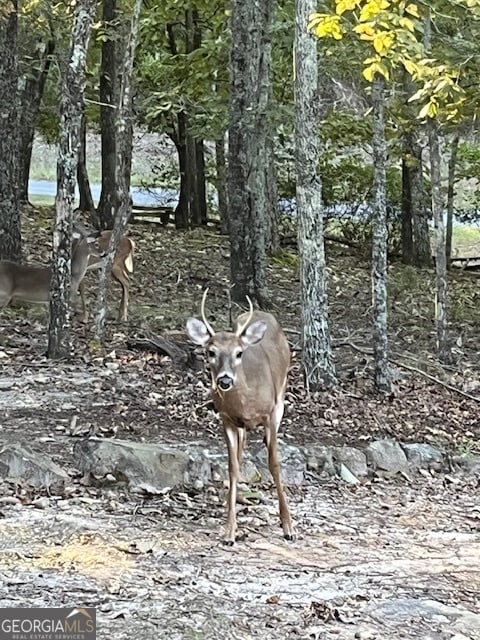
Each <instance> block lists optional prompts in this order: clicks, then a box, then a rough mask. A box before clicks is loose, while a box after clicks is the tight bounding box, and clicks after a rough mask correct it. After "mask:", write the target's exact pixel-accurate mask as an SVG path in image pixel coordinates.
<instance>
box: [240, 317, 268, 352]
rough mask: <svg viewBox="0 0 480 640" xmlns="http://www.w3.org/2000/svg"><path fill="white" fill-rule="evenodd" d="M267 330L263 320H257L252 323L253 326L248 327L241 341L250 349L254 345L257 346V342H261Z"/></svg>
mask: <svg viewBox="0 0 480 640" xmlns="http://www.w3.org/2000/svg"><path fill="white" fill-rule="evenodd" d="M266 330H267V325H266V323H265V322H262V321H261V320H257V321H256V322H252V324H249V325H248V327H247V328H246V329H245V330H244V332H243V333H242V335H241V336H240V340H241V341H242V343H243V344H244V345H245V346H247V347H250V346H252V345H253V344H257V342H260V340H261V339H262V338H263V336H264V335H265V331H266Z"/></svg>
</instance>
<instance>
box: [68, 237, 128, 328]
mask: <svg viewBox="0 0 480 640" xmlns="http://www.w3.org/2000/svg"><path fill="white" fill-rule="evenodd" d="M111 237H112V230H111V229H107V230H106V231H101V232H100V235H99V237H98V244H99V247H100V249H101V250H102V251H103V255H104V254H105V253H106V252H107V251H108V247H109V245H110V238H111ZM134 249H135V243H134V241H133V240H132V239H131V238H128V237H127V236H122V237H121V238H120V243H119V245H118V248H117V251H116V253H115V257H114V259H113V265H112V277H113V278H114V279H115V280H116V281H117V282H118V283H119V284H120V286H121V287H122V299H121V301H120V307H119V310H118V320H119V321H121V322H126V321H127V319H128V302H129V291H130V277H131V275H132V273H133V252H134ZM103 262H104V258H103V257H102V256H96V255H93V254H91V255H90V259H89V261H88V267H87V269H88V271H90V270H93V269H100V268H101V267H102V265H103ZM79 293H80V298H81V301H82V309H83V318H84V321H85V322H86V321H87V319H88V308H87V303H86V298H85V283H84V282H81V283H80V288H79Z"/></svg>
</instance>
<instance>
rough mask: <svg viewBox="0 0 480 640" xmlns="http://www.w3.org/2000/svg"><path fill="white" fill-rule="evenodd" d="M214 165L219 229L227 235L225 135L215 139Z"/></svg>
mask: <svg viewBox="0 0 480 640" xmlns="http://www.w3.org/2000/svg"><path fill="white" fill-rule="evenodd" d="M215 167H216V170H217V179H216V185H215V186H216V187H217V197H218V215H219V216H220V229H221V232H222V233H223V235H228V229H229V226H228V196H227V160H226V157H225V137H222V139H221V140H215Z"/></svg>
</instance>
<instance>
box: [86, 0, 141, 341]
mask: <svg viewBox="0 0 480 640" xmlns="http://www.w3.org/2000/svg"><path fill="white" fill-rule="evenodd" d="M141 9H142V0H135V5H134V7H133V12H132V16H131V20H130V32H129V36H128V43H127V47H126V53H125V64H124V67H123V73H122V80H121V91H120V102H119V106H118V116H117V121H116V126H115V135H116V139H117V156H116V170H115V173H116V183H117V192H116V196H115V198H116V201H117V203H118V204H119V206H118V210H117V215H116V216H115V221H114V224H113V232H112V237H111V239H110V247H109V250H108V253H107V255H106V257H105V262H104V265H103V267H102V270H101V274H100V279H99V283H98V298H97V312H96V318H95V338H96V339H97V340H98V341H99V342H103V338H104V333H105V316H106V291H107V281H108V278H109V276H110V273H111V270H112V265H113V259H114V257H115V253H116V251H117V247H118V245H119V243H120V238H121V237H122V236H123V235H124V234H125V230H126V227H127V223H128V220H129V218H130V215H131V212H132V206H131V205H132V203H131V198H130V192H129V188H128V184H127V180H128V178H127V176H128V171H127V170H126V167H125V162H128V161H129V159H128V148H125V147H128V145H129V144H130V142H129V137H128V135H126V133H127V131H128V128H129V127H130V126H131V122H130V120H131V117H132V77H133V63H134V59H135V49H136V45H137V37H138V25H139V22H140V12H141Z"/></svg>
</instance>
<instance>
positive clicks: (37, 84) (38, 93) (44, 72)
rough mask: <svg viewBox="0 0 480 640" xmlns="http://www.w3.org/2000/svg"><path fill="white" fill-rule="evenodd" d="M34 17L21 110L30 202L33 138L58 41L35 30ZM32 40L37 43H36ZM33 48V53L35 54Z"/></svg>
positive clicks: (24, 186) (22, 168)
mask: <svg viewBox="0 0 480 640" xmlns="http://www.w3.org/2000/svg"><path fill="white" fill-rule="evenodd" d="M31 22H32V20H31V19H30V20H23V21H22V22H21V24H22V25H23V29H22V30H21V33H20V35H21V41H22V42H23V49H24V53H25V55H23V56H22V61H21V62H22V65H21V66H22V68H21V75H22V78H21V84H20V113H19V118H20V122H19V135H20V141H19V145H20V148H19V184H18V197H19V200H20V202H21V203H27V202H28V179H29V177H30V164H31V161H32V149H33V140H34V136H35V127H36V124H37V120H38V114H39V111H40V105H41V102H42V97H43V93H44V90H45V84H46V82H47V77H48V73H49V70H50V66H51V62H52V58H53V52H54V50H55V41H54V39H53V36H52V35H51V34H45V33H34V31H33V29H31ZM32 40H33V41H34V44H33V46H32ZM32 49H33V54H32Z"/></svg>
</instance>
